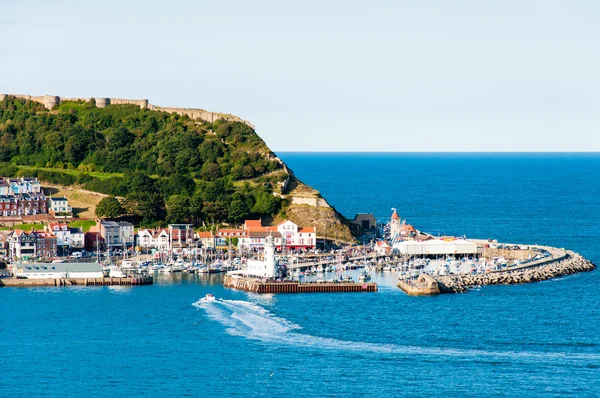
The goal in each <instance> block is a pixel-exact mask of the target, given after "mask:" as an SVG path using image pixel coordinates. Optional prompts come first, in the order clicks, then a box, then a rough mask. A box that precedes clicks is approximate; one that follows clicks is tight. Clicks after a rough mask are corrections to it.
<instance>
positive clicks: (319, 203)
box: [290, 196, 330, 207]
mask: <svg viewBox="0 0 600 398" xmlns="http://www.w3.org/2000/svg"><path fill="white" fill-rule="evenodd" d="M290 199H291V204H293V205H308V206H312V207H330V206H329V203H327V201H326V200H325V199H323V198H305V197H299V196H292V197H291V198H290Z"/></svg>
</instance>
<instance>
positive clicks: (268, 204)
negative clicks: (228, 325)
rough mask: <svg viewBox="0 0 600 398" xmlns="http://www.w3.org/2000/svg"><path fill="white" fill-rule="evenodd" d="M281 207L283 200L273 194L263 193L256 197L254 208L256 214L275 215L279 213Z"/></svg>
mask: <svg viewBox="0 0 600 398" xmlns="http://www.w3.org/2000/svg"><path fill="white" fill-rule="evenodd" d="M280 205H281V199H279V198H276V197H275V196H273V194H272V193H269V192H266V191H263V192H261V193H259V194H258V195H257V196H256V203H255V204H254V207H253V208H252V212H253V213H255V214H274V213H277V211H278V210H279V207H280Z"/></svg>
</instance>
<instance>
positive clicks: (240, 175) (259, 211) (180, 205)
mask: <svg viewBox="0 0 600 398" xmlns="http://www.w3.org/2000/svg"><path fill="white" fill-rule="evenodd" d="M0 162H1V163H0V175H2V176H37V177H38V178H39V179H40V180H42V181H46V182H50V183H55V184H60V185H75V184H77V185H79V186H81V187H82V188H83V189H88V190H92V191H97V192H102V193H105V194H108V195H114V196H116V197H119V198H120V199H119V200H120V202H121V204H122V207H123V208H122V209H120V212H121V213H123V214H128V215H133V216H136V217H138V218H139V220H140V221H141V222H142V223H144V224H146V225H150V224H160V223H162V222H192V223H195V224H198V223H199V222H200V220H203V221H205V222H215V223H218V222H239V221H242V220H243V219H245V218H248V217H267V218H274V217H276V216H277V214H279V213H280V212H282V210H285V209H284V207H285V205H286V203H285V201H284V200H283V199H281V198H279V197H278V196H275V195H273V191H274V190H275V191H276V193H280V192H279V190H280V188H279V187H280V184H279V183H280V182H282V181H284V180H285V178H286V177H287V174H286V172H285V171H284V169H283V166H282V164H281V162H280V161H279V160H278V159H277V158H276V157H275V155H274V154H273V153H272V152H271V151H270V150H269V148H268V147H267V146H266V145H265V143H264V141H263V140H262V139H261V138H260V137H259V136H258V135H257V134H256V133H255V131H254V130H253V129H252V128H251V127H249V126H247V125H246V124H244V123H241V122H226V121H222V120H219V121H216V122H214V123H206V122H201V121H195V120H191V119H190V118H189V117H187V116H180V115H177V114H169V113H165V112H160V111H151V110H143V109H140V108H139V107H137V106H135V105H109V106H107V107H105V108H97V107H96V106H95V103H94V102H93V101H89V102H83V101H78V102H62V103H61V104H60V106H59V107H58V108H57V109H54V110H52V111H48V110H46V109H45V108H44V107H43V106H42V105H41V104H39V103H36V102H32V101H25V100H21V99H16V98H14V97H10V96H9V97H7V98H6V99H5V100H4V101H1V102H0ZM99 207H101V206H99ZM111 211H114V207H112V208H111Z"/></svg>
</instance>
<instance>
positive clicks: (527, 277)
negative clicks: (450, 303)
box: [398, 248, 596, 295]
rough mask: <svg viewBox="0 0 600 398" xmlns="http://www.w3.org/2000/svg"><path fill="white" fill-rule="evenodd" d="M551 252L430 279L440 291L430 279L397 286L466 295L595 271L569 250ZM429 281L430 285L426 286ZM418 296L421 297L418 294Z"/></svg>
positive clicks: (421, 292) (411, 290)
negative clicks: (488, 287)
mask: <svg viewBox="0 0 600 398" xmlns="http://www.w3.org/2000/svg"><path fill="white" fill-rule="evenodd" d="M547 249H549V250H550V252H551V253H552V256H551V257H550V258H548V259H540V260H538V261H533V262H531V263H528V264H523V265H521V266H517V267H513V268H511V269H508V270H502V271H492V272H488V273H485V274H474V275H444V276H435V277H428V278H429V279H432V280H434V281H435V282H436V283H437V287H438V289H435V288H432V284H433V282H432V281H431V280H429V279H428V280H427V281H425V280H423V281H421V282H418V281H419V280H420V278H419V279H418V280H417V283H413V284H406V283H401V282H402V281H400V282H399V283H398V287H399V288H400V289H402V290H404V291H405V292H406V293H407V294H411V295H432V294H439V293H465V292H467V291H468V290H469V287H473V286H482V285H516V284H522V283H532V282H541V281H545V280H548V279H553V278H558V277H561V276H565V275H571V274H576V273H579V272H589V271H593V270H594V269H596V266H595V265H594V264H592V262H591V261H589V260H586V259H585V258H583V257H582V256H581V255H580V254H578V253H575V252H573V251H570V250H563V249H556V248H547ZM426 282H427V283H426ZM417 293H418V294H417Z"/></svg>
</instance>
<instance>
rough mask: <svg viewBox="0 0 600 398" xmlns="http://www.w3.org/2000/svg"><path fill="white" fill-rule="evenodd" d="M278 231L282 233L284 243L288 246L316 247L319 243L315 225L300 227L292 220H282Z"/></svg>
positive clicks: (292, 247) (291, 247)
mask: <svg viewBox="0 0 600 398" xmlns="http://www.w3.org/2000/svg"><path fill="white" fill-rule="evenodd" d="M277 232H279V233H280V234H281V239H282V244H283V245H284V246H285V247H286V248H290V249H314V247H315V245H316V243H317V234H316V231H315V228H314V227H298V225H296V224H295V223H293V222H291V221H290V220H286V221H282V222H280V223H279V224H278V225H277Z"/></svg>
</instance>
